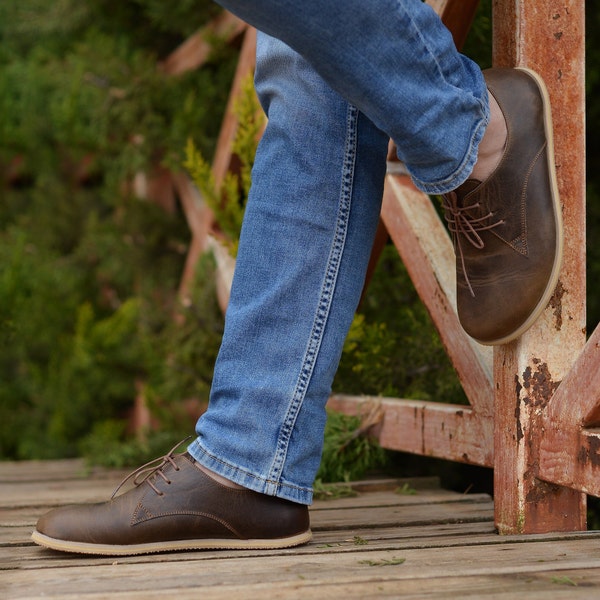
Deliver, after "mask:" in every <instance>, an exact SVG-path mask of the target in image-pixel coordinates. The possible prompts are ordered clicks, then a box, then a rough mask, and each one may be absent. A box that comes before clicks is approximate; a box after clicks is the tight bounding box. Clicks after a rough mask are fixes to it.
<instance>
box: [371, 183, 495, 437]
mask: <svg viewBox="0 0 600 600" xmlns="http://www.w3.org/2000/svg"><path fill="white" fill-rule="evenodd" d="M381 215H382V219H383V222H384V223H385V226H386V228H387V230H388V232H389V234H390V236H391V238H392V240H393V242H394V244H395V245H396V248H397V249H398V252H399V254H400V256H401V258H402V261H403V262H404V264H405V266H406V269H407V271H408V273H409V275H410V277H411V279H412V282H413V284H414V286H415V289H416V290H417V293H418V294H419V296H420V297H421V300H422V301H423V303H424V304H425V306H426V307H427V310H428V311H429V314H430V315H431V318H432V319H433V322H434V324H435V325H436V327H437V329H438V331H439V334H440V338H441V340H442V343H443V344H444V346H445V348H446V350H447V352H448V355H449V357H450V359H451V361H452V363H453V365H454V367H455V369H456V372H457V373H458V376H459V379H460V381H461V383H462V385H463V387H464V390H465V393H466V394H467V397H468V398H469V401H470V402H471V405H472V406H473V408H474V409H475V410H476V411H477V413H478V414H479V415H481V416H482V418H485V417H491V415H492V413H493V409H492V400H493V389H492V383H491V382H492V349H491V348H487V347H485V346H481V345H480V344H477V343H476V342H475V341H474V340H472V339H471V338H470V337H469V336H467V335H466V333H465V332H464V330H463V328H462V327H461V325H460V323H459V321H458V317H457V315H456V270H455V258H454V249H453V247H452V242H451V241H450V238H449V236H448V233H447V231H446V228H445V227H444V225H443V224H442V222H441V220H440V218H439V217H438V214H437V212H436V210H435V208H434V206H433V204H432V203H431V201H430V199H429V197H428V196H427V195H426V194H423V193H422V192H420V191H419V190H417V189H416V188H415V187H414V185H413V184H412V183H411V181H410V179H409V178H408V177H407V176H402V175H388V176H387V178H386V186H385V192H384V197H383V206H382V212H381ZM490 442H491V440H490Z"/></svg>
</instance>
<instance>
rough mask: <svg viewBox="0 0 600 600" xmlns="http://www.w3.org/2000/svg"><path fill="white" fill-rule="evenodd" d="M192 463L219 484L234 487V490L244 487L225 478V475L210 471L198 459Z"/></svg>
mask: <svg viewBox="0 0 600 600" xmlns="http://www.w3.org/2000/svg"><path fill="white" fill-rule="evenodd" d="M194 464H195V465H196V467H198V469H200V470H201V471H202V472H203V473H204V474H205V475H208V476H209V477H210V478H211V479H212V480H214V481H216V482H217V483H220V484H221V485H224V486H225V487H228V488H231V489H234V490H243V489H245V488H244V486H242V485H239V484H237V483H235V482H233V481H231V480H230V479H227V478H226V477H223V476H222V475H219V474H218V473H215V472H214V471H211V470H210V469H207V468H206V467H205V466H204V465H201V464H200V463H199V462H198V461H195V462H194Z"/></svg>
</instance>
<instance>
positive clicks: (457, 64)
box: [218, 0, 488, 194]
mask: <svg viewBox="0 0 600 600" xmlns="http://www.w3.org/2000/svg"><path fill="white" fill-rule="evenodd" d="M218 2H219V3H220V4H221V5H222V6H224V7H225V8H227V9H229V10H231V11H232V12H233V13H235V14H237V15H238V16H240V17H241V18H242V19H244V20H245V21H247V22H248V23H250V24H252V25H254V26H255V27H257V28H258V29H259V30H261V31H265V32H267V33H268V34H270V35H272V36H274V37H276V38H278V39H281V40H283V41H284V42H285V43H286V44H287V45H289V46H291V47H292V48H293V49H294V50H296V51H297V52H298V53H299V54H300V55H302V57H303V58H304V59H306V60H307V62H308V63H310V64H311V65H312V67H313V68H314V69H315V71H316V72H317V73H319V75H320V76H321V77H322V78H323V79H324V80H325V81H326V82H327V83H328V84H329V86H330V87H331V88H332V89H334V90H336V91H337V92H338V93H339V94H340V95H341V96H342V97H343V98H345V99H346V100H347V101H348V102H350V103H352V104H353V105H355V106H357V107H358V108H359V109H360V110H361V112H363V113H364V114H366V115H367V116H368V117H369V119H371V121H373V122H374V123H375V125H376V126H377V127H379V128H380V129H382V130H383V131H385V132H386V133H387V134H388V136H389V137H391V138H392V139H393V140H394V142H395V143H396V146H397V148H398V154H399V158H400V159H401V160H402V161H403V162H404V163H405V165H406V167H407V169H408V170H409V172H410V173H411V175H412V177H413V181H414V182H415V184H416V185H417V186H418V187H420V188H421V189H422V190H424V191H426V192H428V193H433V194H441V193H445V192H448V191H451V190H453V189H455V188H457V187H458V186H459V185H460V184H462V183H463V182H464V181H465V180H466V179H467V177H468V176H469V175H470V173H471V171H472V169H473V165H474V164H475V161H476V159H477V147H478V144H479V142H480V140H481V137H482V136H483V133H484V130H485V126H486V124H487V121H488V94H487V91H486V86H485V81H484V78H483V75H482V73H481V70H480V69H479V67H478V66H477V65H476V64H475V63H473V61H471V60H470V59H468V58H467V57H465V56H463V55H461V54H459V53H458V52H457V50H456V47H455V45H454V42H453V40H452V36H451V35H450V32H449V31H448V30H447V29H446V27H445V26H444V25H443V24H442V22H441V20H440V19H439V17H438V16H437V15H436V14H435V12H434V11H433V9H432V8H431V7H430V6H428V5H427V4H425V3H424V2H422V0H370V1H369V2H365V1H364V0H346V1H344V3H343V4H340V2H337V1H333V0H306V1H303V2H298V1H297V0H256V1H253V2H248V1H247V0H218Z"/></svg>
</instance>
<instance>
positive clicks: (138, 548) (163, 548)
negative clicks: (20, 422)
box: [31, 529, 312, 556]
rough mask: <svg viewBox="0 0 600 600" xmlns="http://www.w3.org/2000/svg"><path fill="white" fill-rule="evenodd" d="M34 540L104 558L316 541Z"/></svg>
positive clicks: (305, 537) (302, 537) (307, 535)
mask: <svg viewBox="0 0 600 600" xmlns="http://www.w3.org/2000/svg"><path fill="white" fill-rule="evenodd" d="M31 539H32V540H33V541H34V542H35V543H36V544H39V545H40V546H44V547H45V548H50V549H52V550H59V551H61V552H72V553H76V554H98V555H103V556H131V555H134V554H152V553H156V552H176V551H178V550H179V551H181V550H252V549H254V550H269V549H271V550H273V549H278V548H291V547H292V546H299V545H301V544H306V543H308V542H310V540H311V539H312V532H311V530H310V529H309V530H308V531H305V532H303V533H300V534H298V535H294V536H291V537H287V538H278V539H273V540H268V539H258V540H225V539H217V540H176V541H171V542H156V543H151V544H129V545H114V544H89V543H85V542H70V541H67V540H57V539H54V538H51V537H48V536H47V535H44V534H43V533H40V532H39V531H34V532H33V533H32V534H31Z"/></svg>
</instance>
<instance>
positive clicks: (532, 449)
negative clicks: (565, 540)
mask: <svg viewBox="0 0 600 600" xmlns="http://www.w3.org/2000/svg"><path fill="white" fill-rule="evenodd" d="M493 19H494V29H493V31H494V52H493V59H494V64H495V66H509V67H511V66H526V67H529V68H531V69H534V70H535V71H537V72H538V73H540V75H542V77H543V78H544V80H545V82H546V85H547V87H548V91H549V94H550V99H551V103H552V112H553V120H554V141H555V154H556V166H557V173H558V187H559V191H560V194H561V200H562V203H563V220H564V227H565V255H564V264H563V270H562V273H561V277H560V280H559V283H558V286H557V288H556V291H555V293H554V296H553V297H552V299H551V301H550V303H549V305H548V308H547V309H546V311H545V313H544V314H543V315H542V317H541V318H540V319H539V321H538V322H537V323H536V324H535V325H534V327H533V328H532V329H531V330H530V331H528V332H527V333H526V334H525V335H523V337H522V338H521V339H519V340H517V341H515V342H513V343H511V344H508V345H506V346H502V347H498V348H496V349H495V355H494V375H495V395H496V398H495V436H494V456H495V461H494V462H495V469H494V479H495V512H496V517H495V518H496V525H497V527H498V530H499V531H500V533H534V532H542V531H560V530H562V531H574V530H580V529H584V528H585V496H584V495H583V494H581V493H579V492H577V491H574V490H571V489H568V488H566V487H561V486H558V485H556V484H550V483H545V482H543V481H541V480H540V479H539V478H538V475H539V459H540V457H539V447H540V442H541V437H542V436H543V435H544V432H543V427H542V425H543V417H544V412H545V410H546V407H547V406H548V403H550V402H551V401H552V396H553V393H554V391H555V390H556V388H557V387H558V385H559V384H560V381H561V380H562V379H563V377H565V375H566V374H567V373H568V372H569V370H570V368H571V366H572V365H573V363H574V362H575V360H576V358H577V356H578V354H579V353H580V351H581V349H582V347H583V345H584V343H585V161H584V153H585V147H584V107H585V102H584V100H585V98H584V0H561V1H556V0H527V1H525V0H523V1H518V2H515V0H496V1H495V2H494V13H493ZM534 226H535V225H534ZM573 401H574V402H576V401H577V399H576V398H573ZM572 459H573V460H575V457H572Z"/></svg>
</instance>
